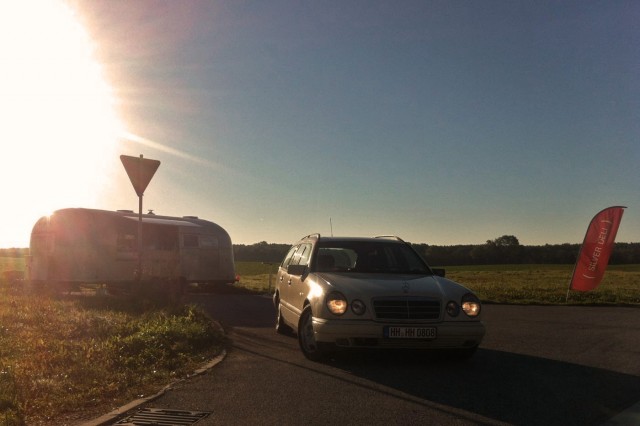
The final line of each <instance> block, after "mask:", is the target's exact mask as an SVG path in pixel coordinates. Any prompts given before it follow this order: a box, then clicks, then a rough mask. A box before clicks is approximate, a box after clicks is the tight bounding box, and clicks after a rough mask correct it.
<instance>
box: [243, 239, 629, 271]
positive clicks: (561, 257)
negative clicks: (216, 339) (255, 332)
mask: <svg viewBox="0 0 640 426" xmlns="http://www.w3.org/2000/svg"><path fill="white" fill-rule="evenodd" d="M412 246H413V247H414V248H415V249H416V251H418V253H420V254H421V255H422V256H423V257H424V258H425V259H426V260H427V262H429V264H430V265H434V266H458V265H503V264H572V263H575V262H576V259H577V258H578V253H579V252H580V246H581V244H566V243H565V244H545V245H542V246H525V245H521V244H520V242H519V241H518V238H516V237H515V236H513V235H503V236H501V237H498V238H496V239H494V240H487V242H486V243H484V244H463V245H452V246H438V245H430V244H420V243H413V244H412ZM289 247H290V245H288V244H270V243H267V242H266V241H262V242H259V243H256V244H251V245H244V244H234V245H233V252H234V257H235V260H237V261H244V262H267V263H280V262H281V261H282V259H283V258H284V256H285V255H286V254H287V251H288V250H289ZM638 263H640V243H616V244H615V246H614V249H613V252H612V253H611V258H610V260H609V264H612V265H623V264H638Z"/></svg>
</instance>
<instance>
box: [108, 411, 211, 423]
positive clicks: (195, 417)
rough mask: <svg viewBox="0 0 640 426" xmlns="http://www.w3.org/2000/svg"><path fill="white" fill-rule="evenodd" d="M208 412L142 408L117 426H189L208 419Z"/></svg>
mask: <svg viewBox="0 0 640 426" xmlns="http://www.w3.org/2000/svg"><path fill="white" fill-rule="evenodd" d="M209 414H211V413H210V412H207V411H184V410H166V409H162V408H142V409H140V410H139V411H138V412H137V413H135V414H133V415H131V416H129V417H127V418H126V419H122V420H120V421H119V422H118V423H115V424H116V425H128V426H134V425H135V426H138V425H154V426H189V425H192V424H194V423H196V422H197V421H199V420H202V419H204V418H205V417H207V416H208V415H209Z"/></svg>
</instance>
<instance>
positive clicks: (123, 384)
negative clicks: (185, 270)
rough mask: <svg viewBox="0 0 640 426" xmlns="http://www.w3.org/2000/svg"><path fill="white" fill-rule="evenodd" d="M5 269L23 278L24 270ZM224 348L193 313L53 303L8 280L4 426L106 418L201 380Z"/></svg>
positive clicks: (3, 308)
mask: <svg viewBox="0 0 640 426" xmlns="http://www.w3.org/2000/svg"><path fill="white" fill-rule="evenodd" d="M0 268H1V269H0V272H4V271H7V270H21V268H20V261H19V260H18V261H16V260H8V259H6V258H5V259H0ZM2 276H3V275H2V274H0V277H2ZM224 344H225V337H224V334H223V333H222V330H219V329H218V328H217V327H216V326H215V325H214V323H213V322H212V321H211V319H210V318H209V317H207V316H206V315H205V314H204V312H203V311H201V310H200V309H199V308H196V307H193V306H181V305H177V304H176V305H159V304H158V303H157V301H153V300H139V299H137V300H135V301H133V300H126V299H117V298H112V297H99V296H93V295H92V296H83V295H64V296H46V295H43V294H38V293H36V292H29V291H26V290H25V289H23V288H22V286H21V285H20V283H14V282H7V281H6V280H3V279H2V278H0V425H3V426H13V425H16V426H22V425H60V424H76V423H78V421H80V420H88V419H91V418H95V417H98V416H99V415H102V414H104V413H107V412H109V411H111V410H113V409H114V408H117V407H119V406H121V405H122V404H124V403H127V402H129V401H131V400H133V399H137V398H140V397H142V396H149V395H151V394H154V393H156V392H158V390H160V389H162V388H163V387H164V386H166V385H167V384H168V383H170V382H171V381H172V380H175V379H177V378H180V377H184V376H186V375H189V374H191V373H192V372H193V371H194V370H195V369H197V368H198V367H199V366H201V365H203V363H204V362H206V361H208V360H210V359H212V358H213V357H215V356H216V355H217V354H219V353H220V352H221V350H222V348H223V346H224Z"/></svg>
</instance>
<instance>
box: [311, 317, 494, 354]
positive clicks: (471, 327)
mask: <svg viewBox="0 0 640 426" xmlns="http://www.w3.org/2000/svg"><path fill="white" fill-rule="evenodd" d="M386 326H390V327H426V328H432V327H433V328H435V329H436V337H435V338H424V339H421V338H389V337H385V335H384V329H385V327H386ZM313 329H314V332H315V339H316V342H322V343H331V344H335V345H336V346H338V347H347V348H349V347H351V348H398V349H401V348H415V349H464V348H474V347H477V346H478V345H479V344H480V342H481V341H482V338H483V336H484V334H485V327H484V324H483V323H482V322H481V321H448V322H440V323H421V324H415V323H386V322H374V321H354V320H324V319H321V318H313Z"/></svg>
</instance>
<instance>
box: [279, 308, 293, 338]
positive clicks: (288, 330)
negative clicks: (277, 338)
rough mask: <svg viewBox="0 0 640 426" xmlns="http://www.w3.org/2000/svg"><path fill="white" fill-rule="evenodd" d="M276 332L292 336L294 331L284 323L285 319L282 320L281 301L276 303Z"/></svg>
mask: <svg viewBox="0 0 640 426" xmlns="http://www.w3.org/2000/svg"><path fill="white" fill-rule="evenodd" d="M276 332H277V333H278V334H286V335H291V334H292V333H293V330H292V329H291V327H289V326H288V325H287V324H285V322H284V318H282V305H281V304H280V301H279V300H278V302H277V303H276Z"/></svg>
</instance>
